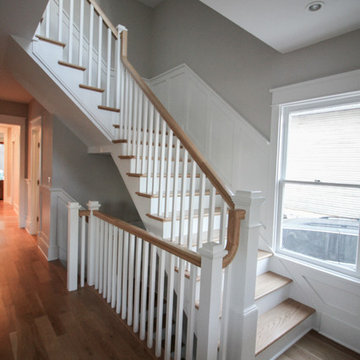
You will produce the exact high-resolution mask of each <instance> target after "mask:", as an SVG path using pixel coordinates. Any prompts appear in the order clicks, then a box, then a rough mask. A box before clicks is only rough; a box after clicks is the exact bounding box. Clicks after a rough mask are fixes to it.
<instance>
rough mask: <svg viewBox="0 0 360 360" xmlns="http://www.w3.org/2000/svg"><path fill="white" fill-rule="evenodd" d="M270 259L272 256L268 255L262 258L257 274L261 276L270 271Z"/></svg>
mask: <svg viewBox="0 0 360 360" xmlns="http://www.w3.org/2000/svg"><path fill="white" fill-rule="evenodd" d="M270 259H271V258H270V257H267V258H265V259H261V260H259V261H258V262H257V266H256V276H259V275H261V274H264V273H266V272H267V271H269V266H270Z"/></svg>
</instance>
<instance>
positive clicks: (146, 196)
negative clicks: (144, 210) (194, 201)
mask: <svg viewBox="0 0 360 360" xmlns="http://www.w3.org/2000/svg"><path fill="white" fill-rule="evenodd" d="M135 194H136V195H138V196H141V197H145V198H148V199H158V198H159V195H158V194H147V193H142V192H139V191H136V192H135ZM219 194H220V193H219V192H216V195H219ZM199 195H200V192H199V191H195V192H194V196H199ZM204 195H210V190H205V192H204ZM165 196H166V194H165V193H164V194H163V196H162V197H165ZM173 196H174V195H173V193H170V195H169V197H173ZM177 196H178V197H180V196H181V192H178V195H177ZM185 196H190V192H186V194H185Z"/></svg>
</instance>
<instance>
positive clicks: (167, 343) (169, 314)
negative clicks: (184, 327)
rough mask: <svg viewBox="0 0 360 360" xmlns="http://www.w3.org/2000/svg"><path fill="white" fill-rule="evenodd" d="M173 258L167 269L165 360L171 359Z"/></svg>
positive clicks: (171, 257)
mask: <svg viewBox="0 0 360 360" xmlns="http://www.w3.org/2000/svg"><path fill="white" fill-rule="evenodd" d="M174 268H175V256H174V255H170V259H169V268H168V283H167V296H166V300H167V302H166V327H165V360H170V359H171V336H172V327H173V305H174V272H175V270H174Z"/></svg>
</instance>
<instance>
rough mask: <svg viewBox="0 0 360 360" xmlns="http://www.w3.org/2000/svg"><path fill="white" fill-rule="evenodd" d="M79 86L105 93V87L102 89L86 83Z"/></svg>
mask: <svg viewBox="0 0 360 360" xmlns="http://www.w3.org/2000/svg"><path fill="white" fill-rule="evenodd" d="M79 87H80V88H81V89H85V90H91V91H97V92H99V93H103V92H104V91H105V90H104V89H100V88H98V87H95V86H89V85H85V84H80V85H79Z"/></svg>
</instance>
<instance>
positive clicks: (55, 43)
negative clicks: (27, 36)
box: [36, 35, 66, 47]
mask: <svg viewBox="0 0 360 360" xmlns="http://www.w3.org/2000/svg"><path fill="white" fill-rule="evenodd" d="M36 37H37V38H38V39H39V40H42V41H46V42H48V43H50V44H54V45H58V46H61V47H65V46H66V44H65V43H63V42H61V41H57V40H53V39H50V38H47V37H45V36H41V35H36Z"/></svg>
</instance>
